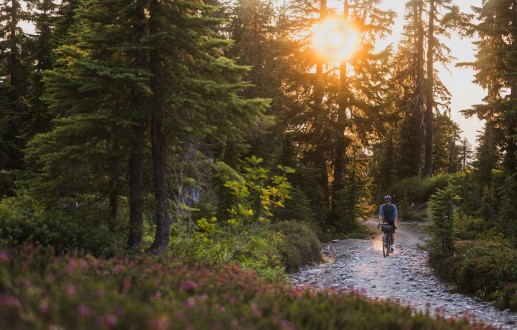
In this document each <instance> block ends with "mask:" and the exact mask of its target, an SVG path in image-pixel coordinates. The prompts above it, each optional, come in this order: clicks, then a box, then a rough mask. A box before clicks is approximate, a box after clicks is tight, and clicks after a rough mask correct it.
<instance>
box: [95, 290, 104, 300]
mask: <svg viewBox="0 0 517 330" xmlns="http://www.w3.org/2000/svg"><path fill="white" fill-rule="evenodd" d="M104 296H106V292H105V291H104V290H102V289H101V290H97V292H95V297H96V298H99V299H102V298H104Z"/></svg>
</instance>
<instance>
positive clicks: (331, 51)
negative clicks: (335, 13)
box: [312, 17, 359, 61]
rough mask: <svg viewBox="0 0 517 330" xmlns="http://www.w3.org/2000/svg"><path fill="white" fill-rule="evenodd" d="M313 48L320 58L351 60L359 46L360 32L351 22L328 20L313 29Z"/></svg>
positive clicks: (333, 18) (332, 18)
mask: <svg viewBox="0 0 517 330" xmlns="http://www.w3.org/2000/svg"><path fill="white" fill-rule="evenodd" d="M312 40H313V46H314V49H315V50H316V52H317V54H318V56H321V57H323V58H325V59H327V60H335V61H342V60H346V59H348V58H350V57H351V56H352V55H353V54H354V52H355V51H356V50H357V48H358V46H359V31H358V30H357V28H356V27H355V26H354V25H353V24H352V23H350V22H346V21H344V20H343V19H339V18H337V17H331V18H327V19H325V20H324V21H322V22H320V23H319V24H316V25H315V26H314V28H313V39H312Z"/></svg>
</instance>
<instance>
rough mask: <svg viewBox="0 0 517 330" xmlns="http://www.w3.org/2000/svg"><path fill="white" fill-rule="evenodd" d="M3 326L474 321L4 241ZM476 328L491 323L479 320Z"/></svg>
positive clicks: (220, 272) (348, 325)
mask: <svg viewBox="0 0 517 330" xmlns="http://www.w3.org/2000/svg"><path fill="white" fill-rule="evenodd" d="M0 328H2V329H162V330H165V329H471V328H473V325H472V324H469V322H468V321H467V320H465V319H463V320H452V319H444V318H440V319H432V318H431V317H429V316H427V315H425V314H424V313H421V312H416V311H414V310H412V309H411V308H409V307H400V306H398V305H397V304H395V303H393V302H385V301H369V300H367V299H366V298H364V297H363V296H361V295H360V294H357V293H354V292H343V291H331V290H315V289H305V288H295V287H292V286H290V285H288V284H285V283H280V284H275V283H274V282H271V281H268V280H265V279H263V278H260V277H257V276H256V275H255V273H254V272H252V271H249V270H248V271H247V270H242V269H241V268H239V267H238V266H236V265H235V264H218V265H210V266H208V265H206V264H205V265H203V264H198V263H192V262H191V261H189V260H179V259H171V258H169V257H167V256H165V255H164V256H161V257H159V258H158V257H150V256H142V257H138V258H131V259H129V258H111V259H96V258H93V257H82V258H81V257H78V256H76V255H70V254H69V255H63V256H58V257H56V256H55V252H54V251H51V250H50V251H39V250H38V249H37V248H33V247H24V248H21V249H19V251H17V252H13V251H12V250H11V251H7V250H0ZM476 328H479V329H481V328H483V326H482V325H480V324H479V323H477V324H476Z"/></svg>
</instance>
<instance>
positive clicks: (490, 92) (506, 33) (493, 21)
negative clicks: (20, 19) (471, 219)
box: [465, 0, 517, 239]
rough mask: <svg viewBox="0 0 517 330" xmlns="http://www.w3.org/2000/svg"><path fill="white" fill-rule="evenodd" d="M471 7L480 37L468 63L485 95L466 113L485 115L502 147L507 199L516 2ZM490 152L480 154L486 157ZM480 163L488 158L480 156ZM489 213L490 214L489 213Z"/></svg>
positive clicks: (515, 144) (515, 117)
mask: <svg viewBox="0 0 517 330" xmlns="http://www.w3.org/2000/svg"><path fill="white" fill-rule="evenodd" d="M474 11H475V13H476V14H477V16H478V21H479V23H478V24H476V25H473V26H472V30H471V32H473V33H477V35H478V36H479V39H480V40H479V42H478V44H477V46H478V47H477V53H476V60H475V61H474V63H470V64H471V65H472V66H473V67H474V69H475V70H476V71H477V73H476V75H475V78H476V79H475V82H477V83H478V84H479V85H480V86H482V87H483V88H484V89H485V90H487V95H486V96H485V97H484V99H483V102H484V103H483V104H479V105H475V106H474V107H473V108H472V109H470V110H467V111H466V112H465V113H466V114H467V115H477V116H478V117H479V118H480V119H484V120H485V121H486V127H487V129H489V130H490V133H491V134H490V135H489V136H487V138H488V137H491V138H493V141H494V142H495V146H498V147H500V148H501V150H502V155H501V156H502V157H503V163H502V165H503V170H504V176H505V178H506V180H507V182H506V183H505V184H504V189H503V187H500V188H502V191H503V196H502V199H503V200H504V201H509V200H511V199H512V198H514V197H515V189H516V185H515V173H516V172H517V160H516V159H517V158H516V157H517V140H516V134H515V133H516V131H515V128H516V127H517V111H516V109H517V75H516V74H515V70H516V68H517V52H516V49H517V2H515V1H507V0H486V1H483V2H482V5H481V7H475V8H474ZM489 155H491V154H484V155H480V156H481V157H482V158H485V159H486V158H487V157H489ZM479 163H480V164H484V163H487V161H486V160H483V161H481V159H480V161H479ZM490 177H491V176H490ZM503 205H504V206H503ZM490 206H491V207H492V206H493V205H492V204H490ZM505 206H509V204H508V203H507V202H505V203H503V204H502V205H501V207H505ZM491 209H492V208H491ZM498 212H499V216H501V222H503V223H505V227H506V228H515V227H517V225H516V223H517V219H516V218H515V216H512V215H510V214H511V212H507V210H505V209H499V210H498ZM489 216H490V218H492V216H491V214H490V215H489ZM511 233H512V234H511V235H512V236H511V237H510V238H512V239H513V238H515V232H514V231H511Z"/></svg>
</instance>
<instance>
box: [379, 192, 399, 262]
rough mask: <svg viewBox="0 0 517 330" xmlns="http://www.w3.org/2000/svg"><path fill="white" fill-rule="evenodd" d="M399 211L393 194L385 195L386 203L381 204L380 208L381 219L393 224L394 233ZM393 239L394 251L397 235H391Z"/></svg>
mask: <svg viewBox="0 0 517 330" xmlns="http://www.w3.org/2000/svg"><path fill="white" fill-rule="evenodd" d="M397 217H398V213H397V207H396V206H395V204H392V203H391V196H390V195H386V196H384V204H382V205H381V208H380V210H379V221H380V220H382V222H386V223H388V224H389V225H392V226H393V233H395V228H396V227H395V222H396V221H397ZM391 237H392V241H391V243H392V244H391V246H390V249H391V252H393V243H395V235H391Z"/></svg>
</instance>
